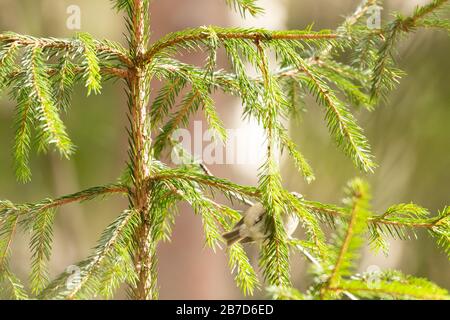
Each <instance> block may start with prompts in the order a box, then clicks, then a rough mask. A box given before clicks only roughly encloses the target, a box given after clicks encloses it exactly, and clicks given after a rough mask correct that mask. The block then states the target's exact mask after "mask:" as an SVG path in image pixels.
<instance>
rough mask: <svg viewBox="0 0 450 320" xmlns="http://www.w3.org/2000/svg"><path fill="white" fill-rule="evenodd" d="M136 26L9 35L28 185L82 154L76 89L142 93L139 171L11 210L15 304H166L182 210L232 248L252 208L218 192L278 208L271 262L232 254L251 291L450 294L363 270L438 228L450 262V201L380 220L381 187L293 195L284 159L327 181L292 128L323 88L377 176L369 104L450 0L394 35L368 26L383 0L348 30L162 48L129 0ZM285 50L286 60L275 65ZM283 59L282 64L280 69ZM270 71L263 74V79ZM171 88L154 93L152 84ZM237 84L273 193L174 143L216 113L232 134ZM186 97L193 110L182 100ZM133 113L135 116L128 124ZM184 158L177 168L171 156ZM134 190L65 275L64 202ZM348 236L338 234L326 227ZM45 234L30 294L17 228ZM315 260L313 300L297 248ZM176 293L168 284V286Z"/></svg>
mask: <svg viewBox="0 0 450 320" xmlns="http://www.w3.org/2000/svg"><path fill="white" fill-rule="evenodd" d="M112 2H113V5H114V7H115V8H116V9H117V10H118V11H120V12H121V13H123V14H124V15H125V17H126V24H125V25H126V29H127V39H126V40H127V43H128V47H127V48H125V47H123V46H121V45H120V44H118V43H115V42H112V41H108V40H97V39H94V38H93V37H92V36H91V35H90V34H88V33H79V34H77V35H76V36H75V37H74V38H72V39H56V38H36V37H32V36H28V35H20V34H17V33H14V32H4V33H1V34H0V89H1V90H3V91H7V92H9V94H10V97H11V99H13V100H14V101H15V102H16V115H15V119H14V123H15V139H14V147H13V153H12V155H13V160H14V168H15V173H16V176H17V179H18V180H19V181H20V182H27V181H29V180H30V179H31V170H30V167H29V159H30V152H31V151H32V149H33V148H37V150H38V151H43V152H47V151H57V152H59V153H60V154H61V155H62V156H63V157H65V158H70V156H71V155H72V154H73V152H74V150H75V149H74V146H73V144H72V141H71V139H70V138H69V135H68V133H67V130H66V127H65V125H64V123H63V121H62V120H61V116H60V114H61V113H62V112H64V111H66V110H68V108H69V105H70V101H71V99H70V98H71V95H72V91H73V87H74V85H75V84H76V83H79V82H82V83H84V84H85V86H86V90H87V95H90V94H100V93H101V89H102V83H104V81H107V80H110V79H113V80H114V79H119V80H122V82H123V83H124V85H125V87H126V89H127V95H128V114H127V116H128V119H129V127H128V135H129V149H128V156H129V157H128V163H127V167H126V168H125V170H124V173H123V174H122V175H121V176H120V178H118V182H113V183H109V184H105V185H103V186H96V187H92V188H89V189H87V190H83V191H79V192H77V193H74V194H70V195H66V196H62V197H60V198H56V199H45V200H42V201H39V202H37V203H27V204H15V203H12V202H10V201H7V200H4V201H0V295H1V297H7V298H14V299H28V298H38V299H89V298H112V297H114V294H115V292H116V291H117V289H118V287H119V286H120V285H122V284H126V285H127V287H128V289H129V290H128V294H129V297H130V298H132V299H157V298H158V286H159V284H158V283H157V278H158V273H157V271H158V259H157V254H156V249H157V246H158V244H159V243H160V242H161V241H163V240H166V239H170V237H171V230H172V225H173V222H174V216H175V214H176V207H177V204H178V203H179V202H182V201H185V202H187V203H189V204H190V205H191V206H192V208H193V209H194V211H195V213H196V214H198V215H199V216H201V217H202V222H203V226H204V235H205V242H206V244H207V245H208V246H209V247H211V248H213V249H215V250H217V249H219V248H223V243H224V241H223V239H222V237H221V234H222V233H223V232H224V231H229V230H230V229H231V227H232V226H233V225H234V223H236V222H237V221H238V220H239V219H240V217H241V214H242V213H241V212H239V211H237V210H235V209H233V208H232V206H227V205H224V204H221V203H219V202H217V199H216V194H217V193H221V194H223V195H225V196H226V197H227V198H228V199H229V200H230V201H231V203H232V204H233V203H239V202H242V203H244V204H247V205H251V204H252V203H254V202H256V201H259V202H261V203H262V204H263V205H264V207H265V208H266V210H267V215H268V223H267V227H268V228H269V231H270V236H269V238H268V239H267V240H266V241H264V242H262V243H261V244H260V245H259V246H260V256H259V265H258V268H260V270H261V271H262V275H263V279H259V278H258V277H257V272H256V271H255V266H253V265H252V264H251V263H250V259H249V257H248V256H247V253H246V251H245V249H244V247H243V246H242V245H241V244H234V245H232V246H231V247H229V248H226V249H223V250H226V251H227V254H228V256H229V266H230V269H231V272H233V274H234V275H235V281H236V284H237V286H239V288H240V289H241V290H242V292H243V293H244V294H248V295H252V294H254V292H255V290H256V289H259V288H266V289H267V291H268V292H269V294H270V295H271V297H273V298H277V299H340V298H350V299H358V298H374V299H379V298H382V299H448V298H449V295H448V292H447V291H446V290H445V289H442V288H440V287H438V286H437V285H435V284H433V283H431V282H430V281H428V280H426V279H422V278H416V277H413V276H408V275H404V274H402V273H401V272H399V271H395V270H389V271H384V272H382V273H380V274H378V275H377V279H376V280H377V281H375V282H374V281H372V280H373V278H371V276H372V275H371V274H368V273H363V274H355V268H356V267H357V264H358V255H359V252H360V250H361V248H362V246H363V245H364V243H365V242H366V240H367V241H368V242H369V244H370V247H371V249H372V250H374V251H379V250H382V251H384V252H386V253H387V252H388V250H389V248H388V240H389V238H400V239H407V238H410V237H411V235H415V232H416V231H417V230H419V229H425V230H427V231H428V232H429V234H430V235H431V236H432V237H433V238H434V239H435V240H436V243H437V244H438V245H439V246H440V247H441V248H442V249H443V251H444V252H445V253H446V254H447V255H448V256H449V257H450V218H449V216H450V207H446V208H444V209H442V210H441V211H440V212H439V213H437V214H434V215H433V214H431V213H430V212H429V211H428V210H427V209H425V208H423V207H421V206H418V205H416V204H412V203H407V204H397V205H393V206H391V207H389V208H387V209H386V210H385V211H384V212H381V213H377V212H374V211H373V210H372V209H371V206H370V200H371V199H370V191H369V187H368V185H367V184H366V183H365V182H364V181H362V180H361V179H354V180H352V181H350V182H349V183H348V186H347V187H346V190H345V194H346V196H345V199H344V201H343V204H342V205H334V204H327V203H321V202H316V201H312V200H309V199H299V198H298V197H295V196H294V195H293V194H291V193H290V192H289V191H287V190H285V189H284V188H283V186H282V179H281V175H280V169H279V165H278V162H277V153H278V152H280V151H279V150H286V151H287V152H288V153H289V154H290V156H291V157H292V159H293V160H294V162H295V164H296V166H297V168H298V171H299V174H300V175H301V176H303V177H304V179H305V180H306V181H307V182H308V183H311V182H312V181H313V180H314V173H313V170H312V168H311V166H310V165H309V163H308V162H307V160H306V159H305V157H304V156H303V154H302V153H301V152H300V150H299V149H298V147H297V146H296V145H295V143H294V142H293V141H292V139H291V138H290V136H289V135H288V134H287V130H286V128H285V127H284V125H283V123H284V120H285V119H288V118H290V117H291V116H293V115H295V114H296V113H298V111H299V110H300V109H301V108H303V106H302V103H303V101H304V99H303V97H305V95H312V96H314V97H315V98H316V100H317V103H318V104H319V105H320V106H321V107H322V108H323V110H324V115H325V122H326V124H327V126H328V129H329V131H330V135H331V137H332V138H333V139H334V140H335V142H336V145H337V146H338V147H340V148H341V149H342V151H343V152H344V153H345V154H346V155H347V156H348V158H349V160H350V161H352V162H353V163H354V164H355V166H357V167H358V168H359V169H360V170H361V171H363V172H373V171H374V170H375V168H376V166H377V165H376V163H375V160H374V157H373V156H372V154H371V151H370V150H371V149H370V146H369V143H368V141H367V139H366V137H365V136H364V132H363V129H362V128H361V127H360V126H359V125H358V124H357V121H356V119H355V116H354V110H355V107H362V108H366V109H367V110H372V109H374V108H375V107H376V106H377V105H378V104H379V103H380V101H382V100H383V99H386V97H387V94H388V93H389V92H390V91H391V90H393V89H394V88H395V85H396V83H397V82H398V81H399V79H400V77H401V76H402V71H401V70H399V69H398V67H397V64H396V58H397V57H396V54H395V50H396V47H397V45H398V43H399V42H401V40H402V39H403V38H405V37H406V36H409V35H410V34H412V33H414V32H415V31H416V30H417V29H419V28H439V29H444V30H446V31H447V32H448V31H450V25H449V22H448V20H447V19H446V18H445V14H446V13H448V9H449V5H448V1H447V0H432V1H430V2H429V3H427V4H425V5H423V6H419V7H417V8H416V9H415V10H414V12H413V13H412V14H411V15H409V16H402V15H400V14H395V15H394V16H393V18H392V20H391V21H390V22H388V23H387V24H384V25H383V26H382V27H381V28H380V29H370V28H367V26H366V21H365V19H364V17H365V15H366V13H367V11H368V10H369V8H370V7H371V6H373V5H381V3H380V2H381V1H376V0H367V1H363V2H362V4H361V5H360V6H359V7H358V8H357V9H356V11H355V12H354V13H353V14H352V15H350V16H349V17H348V18H346V19H345V21H344V22H343V24H342V25H341V26H339V27H338V28H337V29H336V30H320V31H314V30H313V29H312V27H311V28H306V29H305V30H288V31H271V30H265V29H256V28H222V27H216V26H202V27H198V28H192V29H187V30H181V31H178V32H174V33H169V34H168V35H166V36H164V37H162V38H161V39H159V40H156V41H152V42H151V41H150V39H149V37H150V34H151V30H150V27H149V24H150V23H149V21H150V19H151V17H150V13H149V0H113V1H112ZM226 3H227V4H228V5H229V6H230V7H231V8H233V9H235V10H237V11H239V12H240V13H241V14H242V15H243V16H246V15H254V16H255V15H259V14H261V13H262V12H263V9H262V8H260V7H259V6H258V3H257V0H226ZM219 49H224V50H225V52H226V55H227V57H228V60H229V62H230V66H231V68H230V70H219V69H218V68H217V66H216V58H217V54H218V50H219ZM193 51H195V52H197V51H200V52H203V53H205V55H206V56H207V59H206V62H205V64H204V66H203V67H199V66H195V65H191V64H188V63H184V62H182V61H181V60H179V59H177V53H180V52H193ZM269 56H270V57H272V56H274V57H275V59H269ZM274 60H275V61H274ZM249 69H254V70H255V71H256V73H257V74H258V75H257V76H250V72H249ZM154 79H158V80H160V81H162V82H163V84H164V85H163V87H162V89H161V90H160V91H159V92H158V94H157V96H156V98H154V99H150V91H151V84H152V80H154ZM215 91H223V92H225V93H227V94H230V95H233V96H236V97H238V98H240V100H241V102H242V115H243V117H245V118H253V119H256V121H257V122H258V123H259V124H260V125H261V126H262V127H263V128H264V130H265V135H266V139H267V150H266V157H265V159H266V160H265V162H264V164H263V165H262V166H261V168H260V169H259V176H258V177H259V183H258V185H257V186H244V185H239V184H237V183H234V182H232V181H229V180H227V179H223V178H220V177H217V176H214V175H213V174H212V173H211V172H210V170H209V169H208V168H207V167H206V166H205V165H204V164H202V163H199V162H197V161H192V156H191V155H189V153H188V151H187V150H183V148H182V147H181V146H180V145H179V144H177V142H176V141H174V140H173V139H172V134H173V133H174V132H175V130H177V129H178V128H180V127H183V126H186V125H187V124H188V123H189V120H190V118H191V116H192V115H193V114H194V113H196V112H198V111H201V112H203V113H204V114H205V117H206V119H207V121H208V124H209V127H210V128H211V129H213V130H214V132H215V133H216V135H215V138H216V139H217V140H222V141H225V140H226V130H225V128H224V126H223V123H222V121H221V120H220V118H219V116H218V114H217V110H216V107H215V105H214V101H213V99H212V97H211V95H212V93H214V92H215ZM178 101H180V102H179V103H178ZM124 116H125V115H124ZM167 151H170V152H175V153H177V154H178V155H179V156H180V157H181V158H182V159H183V160H184V161H182V163H181V164H180V165H178V166H176V167H174V166H169V165H168V164H167V163H164V162H163V160H162V159H164V154H165V152H167ZM114 195H117V196H123V197H127V199H128V201H129V205H128V208H126V209H124V210H123V211H122V212H121V213H118V215H117V218H116V219H115V220H114V221H113V222H111V224H110V225H109V226H108V227H107V228H106V229H105V230H104V231H103V233H102V235H101V236H100V239H99V240H98V243H97V245H96V246H95V248H93V249H92V253H91V254H90V255H89V256H88V257H87V258H86V259H84V260H83V261H80V262H79V263H78V264H77V268H79V269H78V270H79V278H78V279H77V281H75V282H71V283H70V285H68V284H69V282H68V280H69V278H70V277H71V276H72V273H71V272H70V271H66V272H63V273H62V274H61V275H59V276H58V277H56V278H55V279H50V277H49V273H48V270H47V264H48V262H49V260H50V257H51V251H52V240H53V227H54V219H55V215H56V214H57V211H58V208H60V207H61V206H64V205H66V204H69V203H73V202H83V201H91V200H94V199H97V198H105V197H107V196H114ZM287 212H289V213H294V214H296V215H297V216H298V218H299V219H300V221H301V228H303V229H304V231H305V235H306V236H305V238H304V239H301V240H300V239H290V238H288V237H287V236H286V232H285V230H284V228H283V224H282V221H281V215H282V214H283V213H287ZM326 226H331V227H332V228H333V229H334V231H335V232H334V236H333V237H328V236H327V235H326V233H325V232H324V228H325V227H326ZM20 231H23V232H29V233H31V238H30V250H31V273H30V276H29V284H27V285H23V284H22V282H21V281H20V280H19V279H18V277H17V276H15V274H14V270H12V269H11V267H10V263H9V262H10V254H11V252H10V251H11V243H12V241H13V240H14V236H15V234H16V233H17V232H20ZM294 251H298V252H300V253H301V254H302V255H304V256H305V257H306V258H307V259H308V260H309V261H310V262H311V270H312V283H313V284H312V285H311V287H310V288H309V289H308V290H307V291H306V292H299V291H298V290H297V289H295V288H293V287H292V283H291V275H290V261H289V257H290V254H291V253H292V252H294ZM160 285H161V286H164V284H163V283H162V284H160Z"/></svg>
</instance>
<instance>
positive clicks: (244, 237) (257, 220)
mask: <svg viewBox="0 0 450 320" xmlns="http://www.w3.org/2000/svg"><path fill="white" fill-rule="evenodd" d="M292 195H293V196H295V197H297V198H298V199H303V196H302V195H301V194H298V193H295V192H292ZM266 217H267V215H266V208H264V206H263V204H262V203H259V202H257V203H255V204H254V205H253V206H251V207H250V208H248V209H247V211H245V212H244V215H243V217H242V219H241V220H240V221H239V222H238V223H236V225H235V226H234V228H233V230H231V231H230V232H227V233H224V234H223V235H222V237H223V238H224V239H225V240H226V241H227V245H228V246H231V245H232V244H234V243H236V242H241V243H248V242H253V241H261V240H264V239H266V238H267V237H268V236H269V233H268V230H267V229H266ZM282 220H283V226H284V229H285V231H286V234H287V236H288V237H291V236H292V234H293V233H294V231H295V230H296V229H297V226H298V223H299V219H298V217H297V216H296V215H294V214H283V216H282Z"/></svg>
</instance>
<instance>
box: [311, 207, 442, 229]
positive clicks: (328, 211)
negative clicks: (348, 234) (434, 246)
mask: <svg viewBox="0 0 450 320" xmlns="http://www.w3.org/2000/svg"><path fill="white" fill-rule="evenodd" d="M303 204H304V205H305V207H306V208H308V209H310V210H312V211H314V212H317V213H320V214H323V215H326V216H329V217H331V218H344V217H347V216H348V212H346V211H345V210H344V209H343V208H340V207H337V206H323V205H322V206H318V203H317V202H314V201H304V202H303ZM382 217H383V215H381V216H378V217H377V216H372V217H369V219H368V222H369V223H371V224H380V225H396V226H399V227H409V228H425V229H432V228H433V227H436V226H437V225H438V224H439V222H440V221H442V220H443V219H444V218H443V217H436V218H428V219H416V221H409V222H406V221H393V220H389V219H384V218H382Z"/></svg>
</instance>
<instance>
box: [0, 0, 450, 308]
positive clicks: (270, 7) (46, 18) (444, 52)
mask: <svg viewBox="0 0 450 320" xmlns="http://www.w3.org/2000/svg"><path fill="white" fill-rule="evenodd" d="M424 2H426V1H419V0H407V1H406V0H404V1H402V0H387V1H385V3H386V5H385V10H384V11H383V19H385V21H386V19H389V18H390V17H389V14H388V13H389V12H391V11H392V10H398V11H401V12H403V13H409V12H411V10H412V9H413V7H414V6H415V5H417V4H420V3H424ZM261 4H262V5H263V6H264V7H265V8H266V12H267V13H266V14H265V15H263V16H261V17H259V18H258V19H249V20H246V21H243V20H242V19H241V18H240V17H239V16H238V15H236V14H234V13H233V12H231V11H230V10H228V8H227V7H226V6H225V5H224V1H219V0H217V1H212V0H183V1H180V0H164V1H162V0H154V1H153V2H152V30H153V34H152V41H153V40H155V39H157V38H159V37H160V36H162V35H163V34H165V33H167V32H170V31H175V30H178V29H181V28H186V27H191V26H200V25H209V24H215V25H221V26H236V25H246V26H261V27H266V28H272V29H281V28H297V29H298V28H304V27H306V26H307V25H310V24H311V23H314V29H316V30H318V29H322V28H335V27H336V26H338V25H339V24H340V23H341V21H342V20H343V17H344V16H346V15H348V14H350V13H351V12H352V11H353V10H354V8H356V6H357V5H358V4H359V1H355V0H352V1H351V0H340V1H334V0H301V1H299V0H284V1H280V0H264V1H261ZM69 5H78V6H79V7H80V8H81V31H85V32H89V33H91V34H93V35H94V36H95V37H98V38H108V39H112V40H115V41H119V42H121V43H123V44H124V45H125V43H124V37H123V32H124V30H125V28H124V27H123V18H122V16H120V15H119V14H117V13H116V12H115V11H114V10H111V3H110V1H109V0H96V1H89V0H0V30H1V31H2V32H3V31H7V30H11V31H15V32H18V33H27V34H31V35H34V36H54V37H71V36H73V35H74V33H75V32H76V30H75V31H74V30H68V29H67V28H66V19H67V18H68V14H67V13H66V9H67V7H68V6H69ZM449 52H450V40H449V39H448V36H447V35H446V34H445V33H443V32H436V31H426V32H422V31H421V32H419V33H418V34H416V35H415V36H413V37H411V38H408V39H406V41H404V42H403V45H402V46H401V48H400V50H399V55H400V57H401V62H400V65H401V67H402V68H403V69H404V70H405V71H406V72H407V76H406V77H405V78H404V79H403V81H402V82H401V84H400V86H399V88H398V90H396V91H395V92H394V93H393V94H391V96H390V100H389V103H387V104H386V105H381V106H379V107H378V108H377V109H376V110H375V111H373V112H371V113H369V112H367V111H361V112H359V113H358V115H357V116H358V119H359V121H360V124H361V126H362V127H363V128H365V132H366V134H367V136H368V138H369V140H370V142H371V144H372V147H373V152H374V154H375V156H376V159H377V162H378V164H379V168H378V169H377V170H376V172H375V174H373V175H364V174H361V173H360V172H358V171H357V170H355V169H354V167H353V166H352V163H351V162H350V161H349V160H348V159H347V158H346V157H345V156H343V154H342V153H341V152H340V151H339V150H337V149H336V147H335V145H334V143H333V141H332V139H331V138H330V136H329V134H328V131H327V129H326V127H325V123H324V121H323V113H322V111H321V110H320V108H318V107H317V106H316V105H315V103H314V101H312V100H311V101H307V105H308V107H307V112H306V113H305V114H304V115H303V116H302V121H301V122H300V123H292V124H291V125H290V128H291V134H292V136H293V137H294V138H295V140H296V142H297V143H298V144H299V145H300V146H301V150H302V151H303V153H304V155H305V156H306V158H307V159H308V160H309V161H310V163H311V164H312V166H313V169H315V173H316V177H317V179H316V181H315V182H314V183H312V184H310V185H307V184H305V183H304V182H303V179H302V178H301V177H299V176H298V175H297V174H296V173H295V172H294V171H295V169H294V167H293V165H292V164H291V163H289V162H286V163H283V168H282V171H283V176H284V184H285V186H286V188H287V189H289V190H292V191H298V192H301V193H302V194H304V195H305V197H306V198H308V199H313V200H319V201H324V202H328V203H339V202H340V199H341V198H342V187H343V186H344V185H345V183H346V181H348V180H349V179H351V178H353V177H355V176H358V175H359V176H363V177H365V178H366V179H367V180H368V181H369V182H370V183H371V185H372V190H373V199H374V200H373V207H374V209H375V210H376V211H380V212H381V211H382V210H384V209H385V208H387V207H388V206H390V205H391V204H395V203H401V202H410V201H412V202H415V203H417V204H420V205H422V206H424V207H426V208H429V209H430V210H431V211H432V212H437V210H440V209H442V208H443V207H444V206H445V205H448V204H450V185H449V182H450V152H449V147H450V90H448V84H449V82H450V79H449V77H450V73H449V68H450V60H449V59H448V55H449ZM203 59H204V57H202V56H195V55H193V56H185V57H183V60H184V61H187V62H191V63H201V62H202V61H203ZM221 60H222V63H223V62H224V61H225V59H224V58H223V57H222V58H221ZM158 85H159V84H155V88H157V87H158ZM215 100H216V103H217V106H218V108H219V112H220V114H221V116H222V118H223V119H224V122H225V125H226V127H227V128H240V129H243V130H247V132H249V133H253V134H251V135H250V136H251V137H252V143H255V144H256V143H262V141H263V136H262V135H261V134H260V132H261V131H260V130H259V128H258V127H257V126H255V125H254V124H251V123H244V122H242V121H241V120H240V114H241V109H240V105H239V102H238V101H236V100H234V99H231V98H229V97H226V96H223V95H220V94H218V95H216V96H215ZM126 110H127V108H126V101H125V97H124V90H123V85H122V84H121V83H120V82H118V83H111V82H109V83H105V84H104V89H103V92H102V95H99V96H91V97H89V98H86V93H85V90H84V89H83V88H82V86H79V87H78V88H77V90H76V94H75V96H74V99H73V103H72V107H71V109H70V110H69V112H68V114H67V115H65V116H64V118H65V121H66V124H67V127H68V131H69V134H70V136H71V138H72V140H73V141H74V142H75V143H76V145H77V147H78V148H77V152H76V154H75V155H74V157H73V159H72V160H71V161H66V160H61V159H60V158H59V156H58V155H56V154H52V153H50V154H48V155H33V157H32V171H33V180H32V182H31V183H29V184H26V185H20V184H18V183H17V182H16V180H15V178H14V173H13V170H12V157H11V148H12V141H13V128H12V123H13V112H14V104H13V103H12V102H11V101H9V100H8V99H7V96H5V95H4V96H3V97H1V98H0V146H1V151H0V198H1V199H9V200H12V201H14V202H18V203H24V202H35V201H38V200H40V199H43V198H46V197H56V196H60V195H64V194H67V193H72V192H76V191H78V190H80V189H85V188H88V187H90V186H95V185H101V184H105V183H109V182H113V181H116V179H117V178H118V177H119V175H120V174H121V172H122V170H123V168H124V165H125V161H126V152H127V135H126V131H125V127H126V124H127V120H126ZM255 132H256V135H255V134H254V133H255ZM246 137H247V135H243V136H242V137H240V138H239V140H238V141H241V142H242V143H244V142H243V141H244V140H245V138H246ZM255 137H256V138H255ZM238 148H239V145H238ZM325 155H326V156H325ZM257 167H258V166H257V165H254V164H252V165H242V164H240V165H213V166H211V170H212V171H213V173H214V174H216V175H218V176H222V177H227V178H230V179H233V180H234V181H237V182H240V183H245V184H255V183H256V182H257V177H256V171H257ZM126 206H127V203H126V201H125V200H123V199H117V198H110V199H108V200H105V201H94V202H89V203H84V204H81V205H70V206H67V207H64V208H62V209H61V210H59V213H58V215H57V220H56V227H55V241H54V250H53V256H52V262H51V273H52V275H56V274H58V273H60V272H62V271H64V270H65V268H66V267H67V266H68V265H71V264H74V263H76V262H77V261H78V260H80V259H82V258H83V257H86V255H87V254H88V253H89V250H90V248H92V247H93V246H94V245H95V242H96V240H97V239H98V237H99V235H100V233H101V231H102V230H103V229H104V228H105V227H106V225H108V224H109V222H111V221H112V220H113V219H114V217H116V216H117V215H118V214H119V213H120V211H121V210H122V208H126ZM180 209H181V210H180V215H179V216H178V218H177V221H176V225H175V229H174V233H173V240H172V242H171V243H165V244H162V245H161V246H160V248H159V260H160V263H159V273H160V278H159V286H160V289H161V294H160V297H161V298H162V299H232V298H241V297H242V296H241V294H240V292H239V290H237V289H236V287H235V284H234V282H233V277H232V275H231V274H230V271H229V269H228V267H227V258H226V255H225V253H224V252H223V251H222V250H218V251H217V252H215V253H214V252H213V251H212V250H210V249H208V248H205V247H204V238H203V234H202V227H201V221H200V218H199V217H197V216H194V215H193V213H192V210H191V209H190V208H189V207H187V206H185V205H183V204H182V205H181V207H180ZM239 209H245V208H244V207H240V208H239ZM249 252H250V255H251V256H252V257H253V262H255V263H256V260H257V259H256V257H257V250H256V248H255V247H253V246H250V247H249ZM29 261H30V260H29V250H28V243H27V237H26V236H23V235H19V236H18V237H16V240H15V242H14V246H13V260H12V263H13V265H12V267H13V270H15V271H16V273H17V274H18V275H20V276H21V277H22V278H24V279H26V275H27V273H28V270H29ZM292 264H293V268H292V275H293V279H294V281H295V284H296V286H297V287H298V288H301V289H302V288H305V287H306V286H307V284H308V282H307V270H306V264H305V262H304V260H303V259H302V258H301V257H300V256H294V257H293V258H292ZM372 265H376V266H378V267H379V268H381V269H385V268H398V269H401V270H402V271H404V272H406V273H410V274H414V275H417V276H424V277H428V278H430V279H431V280H433V281H435V282H437V283H438V284H440V285H441V286H443V287H446V288H448V289H450V272H449V271H450V268H449V267H450V265H449V262H448V260H447V258H446V257H445V255H444V254H443V253H442V252H441V251H440V250H439V249H438V248H436V246H435V245H434V243H433V241H432V240H431V239H430V238H429V237H428V236H427V235H426V234H420V237H419V240H416V241H392V242H391V253H390V255H389V257H385V256H384V255H383V254H379V255H374V254H373V253H369V252H366V253H365V254H364V255H363V257H362V261H361V266H360V270H361V271H364V270H367V268H368V267H369V266H372ZM122 297H124V296H123V294H121V293H120V294H119V295H118V298H122ZM256 297H265V292H257V294H256Z"/></svg>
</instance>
